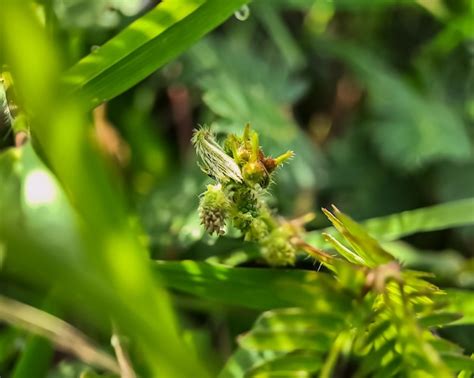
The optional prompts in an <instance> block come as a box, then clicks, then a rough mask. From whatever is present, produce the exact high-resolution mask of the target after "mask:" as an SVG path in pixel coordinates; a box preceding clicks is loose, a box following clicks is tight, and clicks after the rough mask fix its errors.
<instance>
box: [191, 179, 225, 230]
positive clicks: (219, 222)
mask: <svg viewBox="0 0 474 378" xmlns="http://www.w3.org/2000/svg"><path fill="white" fill-rule="evenodd" d="M229 206H230V204H229V200H228V199H227V197H226V195H225V193H224V192H223V190H222V186H221V184H217V185H208V186H207V190H206V191H205V192H204V193H203V194H202V196H201V201H200V203H199V217H200V219H201V224H202V225H203V226H204V228H205V229H206V231H207V232H209V234H211V235H212V234H213V233H214V232H215V233H216V234H217V235H223V234H224V233H225V231H224V227H225V221H226V217H227V213H228V210H229Z"/></svg>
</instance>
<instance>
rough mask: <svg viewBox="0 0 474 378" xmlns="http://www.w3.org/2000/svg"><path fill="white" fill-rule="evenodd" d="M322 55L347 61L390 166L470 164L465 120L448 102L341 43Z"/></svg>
mask: <svg viewBox="0 0 474 378" xmlns="http://www.w3.org/2000/svg"><path fill="white" fill-rule="evenodd" d="M320 47H321V48H322V49H324V50H326V51H328V52H330V53H331V54H334V55H335V56H337V57H338V58H340V59H342V60H343V61H345V62H346V63H347V64H348V65H349V66H350V68H351V69H352V70H353V71H354V73H355V74H356V76H357V78H358V79H359V80H361V81H362V82H363V83H364V85H365V86H366V88H367V91H368V93H369V105H370V107H371V110H372V113H373V114H372V116H373V120H372V122H371V124H372V128H373V141H374V144H375V146H376V148H377V149H378V151H379V153H380V155H381V156H382V157H383V158H384V159H386V161H387V162H388V163H389V164H391V165H393V166H395V167H398V168H400V169H403V170H416V169H419V168H421V167H423V166H426V165H428V164H430V163H432V162H435V161H443V160H448V161H466V160H467V159H468V158H469V157H470V156H471V146H470V143H469V138H468V134H467V131H466V128H465V125H464V123H463V120H462V118H461V117H460V116H459V115H458V113H456V112H454V111H453V110H452V108H451V107H450V106H449V104H446V102H447V101H449V99H445V98H443V97H442V96H441V95H438V96H436V95H435V94H433V95H431V96H428V95H425V94H424V93H422V91H420V90H419V89H417V88H415V87H414V86H413V85H412V84H411V83H409V82H408V81H407V80H406V79H405V78H403V77H401V75H399V74H398V73H396V72H395V71H393V70H391V69H390V68H388V67H387V66H386V65H385V64H384V63H383V62H382V61H381V60H380V59H378V58H376V56H375V55H374V54H370V53H368V52H367V51H366V50H363V49H361V48H358V47H355V46H354V45H350V44H347V43H343V42H338V41H331V43H322V44H321V46H320Z"/></svg>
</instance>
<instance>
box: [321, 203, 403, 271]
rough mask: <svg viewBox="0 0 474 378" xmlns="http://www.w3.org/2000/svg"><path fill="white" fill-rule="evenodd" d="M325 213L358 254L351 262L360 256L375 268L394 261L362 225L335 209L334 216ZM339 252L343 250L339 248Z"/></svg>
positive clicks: (325, 211)
mask: <svg viewBox="0 0 474 378" xmlns="http://www.w3.org/2000/svg"><path fill="white" fill-rule="evenodd" d="M323 212H324V214H325V215H326V216H327V217H328V218H329V220H330V221H331V223H332V224H333V225H334V227H335V228H336V230H337V231H338V232H339V233H340V234H341V235H342V237H343V238H344V239H345V240H346V241H347V242H348V243H349V244H350V245H351V247H352V248H353V249H354V251H355V252H356V253H354V254H353V255H351V256H350V259H351V260H353V259H354V257H353V256H354V255H356V256H359V257H360V258H361V260H362V261H364V262H365V264H366V265H367V266H369V267H375V266H377V265H380V264H384V263H387V262H389V261H391V260H394V258H393V256H391V255H390V254H389V253H388V252H386V251H385V250H384V249H383V248H382V247H381V246H380V244H379V243H378V242H377V240H375V239H374V238H372V237H371V236H370V235H369V234H368V233H367V231H366V230H365V229H364V228H363V227H362V226H361V225H360V224H358V223H357V222H355V221H354V220H352V219H351V218H350V217H349V216H347V215H345V214H344V213H342V212H340V211H339V210H338V209H337V208H335V207H334V214H332V213H330V212H329V211H327V210H326V209H323ZM339 250H341V249H340V248H339ZM345 255H348V254H347V253H344V254H343V256H345ZM348 256H349V255H348ZM351 260H350V261H351Z"/></svg>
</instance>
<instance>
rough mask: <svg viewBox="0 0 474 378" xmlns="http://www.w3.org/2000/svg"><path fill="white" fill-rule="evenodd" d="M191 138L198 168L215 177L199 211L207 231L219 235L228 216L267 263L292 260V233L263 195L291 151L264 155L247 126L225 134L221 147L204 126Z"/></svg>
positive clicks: (293, 256) (257, 139) (202, 196)
mask: <svg viewBox="0 0 474 378" xmlns="http://www.w3.org/2000/svg"><path fill="white" fill-rule="evenodd" d="M192 142H193V144H194V147H195V149H196V152H197V155H198V156H199V158H200V167H201V169H202V171H203V172H204V173H206V174H207V175H209V176H210V177H212V178H213V179H214V180H216V182H217V183H216V184H215V185H208V187H207V190H206V192H204V193H203V194H202V195H201V200H200V205H199V215H200V218H201V224H203V226H204V227H205V228H206V230H207V231H208V232H209V233H210V234H213V233H216V234H217V235H222V234H224V233H225V225H226V221H227V220H229V221H230V223H231V224H232V225H233V226H234V227H235V228H237V229H238V230H240V231H241V232H242V234H243V235H244V238H245V240H249V241H254V242H257V243H258V244H259V245H260V247H261V251H262V256H263V257H264V258H265V260H266V261H267V262H268V263H269V264H270V265H289V264H294V262H295V258H296V249H295V247H294V246H293V245H292V244H291V242H290V240H291V234H290V233H288V232H285V231H284V229H283V227H282V226H281V225H280V224H279V223H278V221H277V220H276V219H275V217H273V216H272V213H271V211H270V209H269V208H268V206H267V204H266V203H265V201H264V200H263V194H264V191H265V189H266V188H267V187H268V185H269V184H270V182H271V176H272V173H273V172H274V171H275V169H276V168H277V167H278V166H279V165H281V164H282V163H283V162H285V161H286V160H288V159H289V158H291V157H292V156H293V152H292V151H288V152H286V153H284V154H282V155H280V156H279V157H277V158H272V157H270V156H265V155H264V153H263V151H262V149H261V147H260V145H259V137H258V134H257V133H256V132H255V131H253V130H251V129H250V125H247V126H246V127H245V129H244V132H243V134H242V136H237V135H234V134H230V135H229V136H228V137H227V139H226V140H225V142H224V148H222V147H221V146H220V145H219V144H218V143H217V141H216V139H215V137H214V135H213V134H212V132H211V131H210V130H209V129H208V128H201V129H200V130H196V131H195V132H194V136H193V139H192Z"/></svg>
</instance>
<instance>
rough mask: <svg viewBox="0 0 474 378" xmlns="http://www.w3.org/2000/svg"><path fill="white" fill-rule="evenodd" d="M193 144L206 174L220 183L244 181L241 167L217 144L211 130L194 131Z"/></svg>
mask: <svg viewBox="0 0 474 378" xmlns="http://www.w3.org/2000/svg"><path fill="white" fill-rule="evenodd" d="M191 142H192V143H193V145H194V148H195V149H196V153H197V155H198V156H199V159H200V160H201V164H200V168H201V169H202V171H203V172H204V173H206V174H208V175H209V176H211V177H213V178H215V179H216V180H217V181H219V182H228V181H229V180H233V181H235V182H238V183H241V182H242V181H243V178H242V173H241V172H240V168H239V166H238V165H237V163H236V162H235V161H234V159H232V158H231V157H230V156H229V155H227V154H226V153H225V151H224V150H223V149H222V148H221V146H220V145H219V144H218V143H217V141H216V139H215V136H214V134H213V133H212V132H211V130H210V129H209V128H206V127H202V128H200V129H198V130H194V134H193V137H192V139H191Z"/></svg>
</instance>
